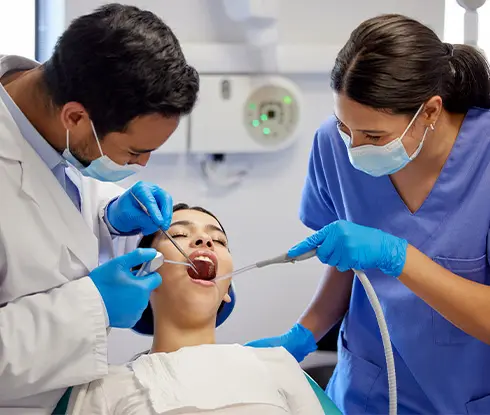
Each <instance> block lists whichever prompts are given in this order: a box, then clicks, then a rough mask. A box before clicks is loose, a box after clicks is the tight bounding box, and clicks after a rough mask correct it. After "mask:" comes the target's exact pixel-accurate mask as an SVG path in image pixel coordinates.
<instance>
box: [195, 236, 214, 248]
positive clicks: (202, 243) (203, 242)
mask: <svg viewBox="0 0 490 415" xmlns="http://www.w3.org/2000/svg"><path fill="white" fill-rule="evenodd" d="M192 245H193V247H194V248H203V249H212V248H214V242H213V240H212V239H211V238H210V237H209V236H208V235H201V236H198V237H197V238H196V239H194V241H193V243H192Z"/></svg>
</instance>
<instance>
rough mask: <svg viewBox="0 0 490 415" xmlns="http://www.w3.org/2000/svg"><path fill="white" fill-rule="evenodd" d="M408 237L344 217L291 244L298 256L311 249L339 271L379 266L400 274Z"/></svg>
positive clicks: (292, 251) (396, 274) (393, 273)
mask: <svg viewBox="0 0 490 415" xmlns="http://www.w3.org/2000/svg"><path fill="white" fill-rule="evenodd" d="M407 247H408V243H407V241H406V240H405V239H400V238H397V237H396V236H393V235H390V234H388V233H385V232H383V231H381V230H379V229H374V228H367V227H365V226H361V225H356V224H355V223H352V222H347V221H344V220H340V221H336V222H333V223H331V224H329V225H327V226H325V227H324V228H323V229H321V230H319V231H318V232H316V233H314V234H313V235H311V236H310V237H308V238H306V239H305V240H304V241H303V242H300V243H299V244H298V245H296V246H295V247H293V248H291V249H290V250H289V252H288V255H289V256H291V257H295V256H298V255H301V254H304V253H306V252H308V251H310V250H311V249H314V248H318V249H317V256H318V258H319V259H320V261H322V262H323V263H324V264H328V265H331V266H334V267H337V269H339V271H347V270H349V269H357V270H365V269H369V268H378V269H379V270H381V271H382V272H383V273H384V274H386V275H391V276H393V277H399V276H400V274H401V273H402V271H403V267H404V265H405V260H406V257H407Z"/></svg>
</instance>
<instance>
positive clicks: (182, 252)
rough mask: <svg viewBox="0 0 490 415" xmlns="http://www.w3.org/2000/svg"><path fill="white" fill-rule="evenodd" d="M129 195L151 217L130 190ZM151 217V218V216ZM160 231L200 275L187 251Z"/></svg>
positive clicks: (167, 234) (164, 232) (168, 235)
mask: <svg viewBox="0 0 490 415" xmlns="http://www.w3.org/2000/svg"><path fill="white" fill-rule="evenodd" d="M129 193H131V195H132V196H133V197H134V200H136V202H138V205H139V206H140V208H141V210H142V211H143V212H145V213H146V214H147V215H148V216H150V212H148V209H147V208H146V206H145V205H144V204H143V203H142V202H141V201H140V200H139V199H138V198H137V197H136V196H135V194H134V193H133V192H132V191H131V190H129ZM150 217H151V216H150ZM160 230H161V231H162V233H163V234H164V235H165V236H166V237H167V239H168V240H169V241H170V242H171V243H172V245H173V246H175V248H176V249H177V251H179V252H180V253H181V254H182V255H183V256H184V258H185V259H186V260H187V262H188V263H189V266H190V267H191V268H192V269H193V270H194V271H195V272H196V273H197V274H199V271H198V270H197V268H196V266H195V265H194V263H193V262H192V260H191V259H190V258H189V255H187V254H186V253H185V251H184V250H183V249H182V248H181V247H180V245H179V244H178V243H177V242H175V240H174V238H172V237H171V236H170V234H169V233H168V232H167V231H166V230H165V229H162V228H160Z"/></svg>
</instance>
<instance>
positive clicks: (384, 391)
mask: <svg viewBox="0 0 490 415" xmlns="http://www.w3.org/2000/svg"><path fill="white" fill-rule="evenodd" d="M331 87H332V90H333V94H334V113H335V115H334V116H333V117H332V118H330V119H329V120H328V121H327V122H325V124H324V125H322V126H321V127H320V129H319V130H318V131H317V133H316V136H315V139H314V143H313V149H312V151H311V156H310V162H309V169H308V174H307V178H306V184H305V187H304V190H303V196H302V200H301V210H300V217H301V220H302V222H303V223H304V224H305V225H306V226H308V227H310V228H312V229H313V230H315V231H317V232H316V233H315V234H314V235H312V236H311V237H309V238H307V239H306V240H305V241H303V242H301V243H300V244H299V245H297V246H296V247H294V248H292V249H291V251H290V255H292V256H295V255H299V254H301V253H303V252H306V251H308V250H310V249H312V248H317V247H318V250H317V256H318V257H319V259H320V260H321V261H322V262H324V263H326V264H329V266H328V267H327V269H326V272H325V276H324V277H323V279H322V281H321V283H320V286H319V288H318V291H317V293H316V295H315V297H314V299H313V301H312V303H311V304H310V306H309V307H308V309H307V310H306V311H305V312H304V314H303V315H302V317H301V318H300V320H299V322H298V324H296V325H295V326H294V327H293V329H291V331H289V332H288V333H286V334H284V335H283V336H279V337H275V338H269V339H262V340H258V341H256V342H252V343H251V344H252V345H254V346H257V347H270V346H284V347H285V348H286V349H288V350H289V351H290V352H291V353H292V354H293V355H294V356H295V357H296V358H297V360H302V359H303V358H304V357H305V356H306V355H307V354H308V353H310V352H312V351H314V350H315V349H316V344H315V342H316V341H318V340H319V339H321V338H322V337H323V336H324V335H325V333H327V332H328V330H329V329H330V328H332V326H334V325H335V323H336V322H337V321H339V320H340V319H341V318H343V323H342V328H341V331H340V335H339V341H338V349H339V356H338V359H339V360H338V364H337V367H336V369H335V373H334V374H333V376H332V379H331V380H330V382H329V385H328V387H327V391H326V392H327V393H328V395H329V396H330V398H331V399H332V400H333V401H334V402H335V403H336V405H337V406H338V408H339V409H340V410H341V411H342V413H346V414H357V413H369V414H382V413H387V412H388V384H387V378H386V365H385V358H384V353H383V346H382V342H381V337H380V334H379V329H378V326H377V323H376V319H375V316H374V312H373V310H372V308H371V306H370V304H369V301H368V299H367V296H366V294H365V292H364V289H363V287H362V285H361V284H360V282H359V281H358V280H357V279H353V273H352V272H351V271H350V269H351V268H354V269H363V270H365V271H366V274H367V275H368V277H369V279H370V281H371V282H372V284H373V286H374V289H375V291H376V293H377V295H378V297H379V300H380V302H381V305H382V307H383V311H384V313H385V317H386V320H387V324H388V328H389V331H390V335H391V340H392V343H393V352H394V355H395V367H396V373H397V383H398V384H397V387H398V403H399V404H398V412H399V413H400V414H401V413H421V414H422V413H423V414H463V413H464V414H466V413H468V414H489V413H490V371H489V370H488V368H489V367H490V346H488V345H487V344H485V343H484V342H487V343H488V342H489V341H490V324H489V313H490V288H489V287H488V285H489V283H490V268H489V263H488V242H487V239H488V235H489V227H490V191H489V183H490V110H489V108H490V85H489V69H488V64H487V62H486V60H485V59H484V57H483V55H481V54H480V53H479V52H478V51H477V50H476V49H473V48H471V47H470V46H464V45H450V44H445V43H442V42H441V41H440V40H439V39H438V38H437V36H436V34H435V33H434V32H433V31H432V30H430V29H429V28H428V27H426V26H424V25H422V24H420V23H419V22H416V21H414V20H411V19H409V18H406V17H403V16H399V15H385V16H380V17H376V18H373V19H370V20H367V21H365V22H364V23H362V24H361V25H360V26H359V27H358V28H357V29H355V30H354V32H353V33H352V35H351V37H350V39H349V40H348V42H347V43H346V45H345V46H344V47H343V49H342V50H341V51H340V52H339V55H338V56H337V59H336V62H335V65H334V68H333V71H332V73H331ZM353 222H355V223H353ZM392 235H396V237H395V236H392Z"/></svg>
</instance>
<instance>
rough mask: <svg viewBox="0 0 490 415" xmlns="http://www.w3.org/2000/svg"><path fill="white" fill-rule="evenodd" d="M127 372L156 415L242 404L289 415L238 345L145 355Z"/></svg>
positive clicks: (257, 364) (268, 379) (271, 383)
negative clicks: (255, 405)
mask: <svg viewBox="0 0 490 415" xmlns="http://www.w3.org/2000/svg"><path fill="white" fill-rule="evenodd" d="M131 367H132V370H133V371H134V374H135V376H136V378H137V380H138V382H139V383H140V384H141V385H142V386H143V387H144V388H145V389H146V390H147V391H148V393H149V397H150V401H151V405H152V407H153V410H154V411H155V412H156V413H157V414H165V413H167V412H169V411H174V410H185V409H187V410H189V411H190V410H213V409H219V408H225V407H230V406H235V405H245V404H263V405H271V406H276V407H278V408H282V409H283V410H284V411H285V412H287V411H288V405H287V401H286V397H285V396H284V394H283V392H282V391H281V390H280V388H279V386H278V385H277V382H276V381H275V380H274V378H273V377H272V376H271V375H270V373H269V371H268V370H267V367H266V366H265V365H264V364H263V363H262V362H261V360H260V359H259V358H258V357H257V356H256V355H255V354H254V353H253V352H252V351H251V350H249V349H248V348H246V347H243V346H240V345H215V344H213V345H202V346H195V347H185V348H182V349H180V350H179V351H177V352H174V353H154V354H149V355H144V356H141V357H140V358H138V359H137V360H136V361H134V362H132V364H131ZM179 412H180V411H179Z"/></svg>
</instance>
